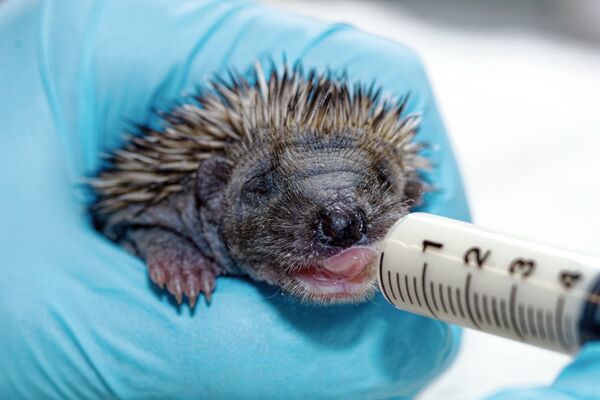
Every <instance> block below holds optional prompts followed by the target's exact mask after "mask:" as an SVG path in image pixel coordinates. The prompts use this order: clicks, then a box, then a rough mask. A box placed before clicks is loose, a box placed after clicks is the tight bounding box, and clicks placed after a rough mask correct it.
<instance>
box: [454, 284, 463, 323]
mask: <svg viewBox="0 0 600 400" xmlns="http://www.w3.org/2000/svg"><path fill="white" fill-rule="evenodd" d="M456 302H457V303H458V311H459V312H460V316H461V317H462V318H465V312H464V311H463V307H462V296H461V295H460V288H456Z"/></svg>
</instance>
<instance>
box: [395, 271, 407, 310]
mask: <svg viewBox="0 0 600 400" xmlns="http://www.w3.org/2000/svg"><path fill="white" fill-rule="evenodd" d="M396 287H398V294H399V295H400V300H402V302H403V303H404V302H405V301H404V296H403V295H402V287H400V274H399V273H397V272H396Z"/></svg>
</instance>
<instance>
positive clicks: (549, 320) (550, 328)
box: [546, 311, 555, 342]
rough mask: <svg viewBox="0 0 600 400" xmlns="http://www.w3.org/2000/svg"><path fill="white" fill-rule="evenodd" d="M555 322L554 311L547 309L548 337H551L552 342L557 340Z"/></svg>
mask: <svg viewBox="0 0 600 400" xmlns="http://www.w3.org/2000/svg"><path fill="white" fill-rule="evenodd" d="M553 322H554V315H552V311H546V328H547V329H548V339H550V341H551V342H554V340H555V336H554V326H553Z"/></svg>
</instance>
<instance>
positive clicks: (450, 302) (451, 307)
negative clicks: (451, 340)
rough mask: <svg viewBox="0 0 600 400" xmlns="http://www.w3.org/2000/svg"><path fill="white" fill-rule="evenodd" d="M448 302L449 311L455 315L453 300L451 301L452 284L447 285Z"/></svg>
mask: <svg viewBox="0 0 600 400" xmlns="http://www.w3.org/2000/svg"><path fill="white" fill-rule="evenodd" d="M448 303H449V304H450V311H451V312H452V315H453V316H455V317H456V311H455V310H454V302H453V301H452V286H448Z"/></svg>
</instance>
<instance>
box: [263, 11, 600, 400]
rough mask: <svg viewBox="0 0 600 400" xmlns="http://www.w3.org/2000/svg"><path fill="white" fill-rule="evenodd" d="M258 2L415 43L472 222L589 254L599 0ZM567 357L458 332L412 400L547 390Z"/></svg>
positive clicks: (599, 115) (596, 224) (598, 158)
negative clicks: (455, 353)
mask: <svg viewBox="0 0 600 400" xmlns="http://www.w3.org/2000/svg"><path fill="white" fill-rule="evenodd" d="M266 2H267V3H270V4H273V5H275V6H277V7H282V8H286V9H291V10H294V11H296V12H298V13H302V14H305V15H309V16H312V17H315V18H318V19H321V20H324V21H330V22H347V23H351V24H352V25H355V26H357V27H359V28H360V29H362V30H364V31H367V32H370V33H373V34H376V35H380V36H385V37H388V38H391V39H393V40H395V41H397V42H401V43H404V44H406V45H408V46H410V47H412V48H414V49H415V50H416V51H417V52H418V53H419V54H420V55H421V58H422V60H423V62H424V64H425V66H426V68H427V70H428V73H429V77H430V79H431V82H432V85H433V89H434V91H435V93H436V95H437V99H438V102H439V106H440V109H441V111H442V114H443V116H444V119H445V121H446V124H447V127H448V131H449V134H450V136H451V139H452V141H453V143H454V147H455V151H456V153H457V157H458V161H459V163H460V165H461V167H462V172H463V176H464V179H465V185H466V188H467V192H468V195H469V199H470V202H471V207H472V211H473V216H474V220H475V222H476V223H478V224H479V225H482V226H486V227H489V228H492V229H494V230H498V231H502V232H509V233H514V234H518V235H519V236H521V237H526V238H530V239H534V240H537V241H541V242H545V243H549V244H554V245H558V246H561V247H565V248H570V249H573V250H578V251H582V252H585V253H591V254H595V255H600V246H598V245H597V243H596V240H597V239H598V238H600V179H598V178H597V176H596V173H597V172H598V171H600V154H599V153H600V134H599V131H600V112H599V107H600V1H596V0H569V1H561V0H554V1H550V0H548V1H544V0H528V1H525V0H521V1H519V0H505V1H500V2H499V1H496V2H492V1H475V0H438V1H434V0H408V1H397V2H384V1H307V0H302V1H301V0H294V1H291V0H268V1H266ZM567 362H568V358H567V357H565V356H561V355H558V354H554V353H551V352H549V351H545V350H538V349H535V348H532V347H528V346H525V345H521V344H518V343H513V342H510V341H508V340H505V339H499V338H496V337H492V336H489V335H486V334H482V333H478V332H473V331H468V332H466V334H465V340H464V344H463V349H462V351H461V354H460V356H459V358H458V360H457V362H456V363H455V365H454V366H453V367H452V368H451V369H450V370H449V371H448V373H446V374H445V375H444V376H443V377H442V378H441V379H440V380H438V381H437V382H436V383H435V384H433V385H432V386H431V387H430V388H429V389H428V390H427V391H425V392H424V393H423V394H422V395H421V396H419V399H420V400H434V399H445V400H458V399H460V400H471V399H480V398H483V397H484V396H485V395H489V394H491V393H493V392H495V391H497V390H499V389H502V388H506V387H519V386H535V385H546V384H549V383H550V382H551V381H552V380H553V379H554V377H555V376H556V374H557V373H558V372H559V371H560V370H561V369H562V367H563V366H564V365H565V364H566V363H567Z"/></svg>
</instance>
